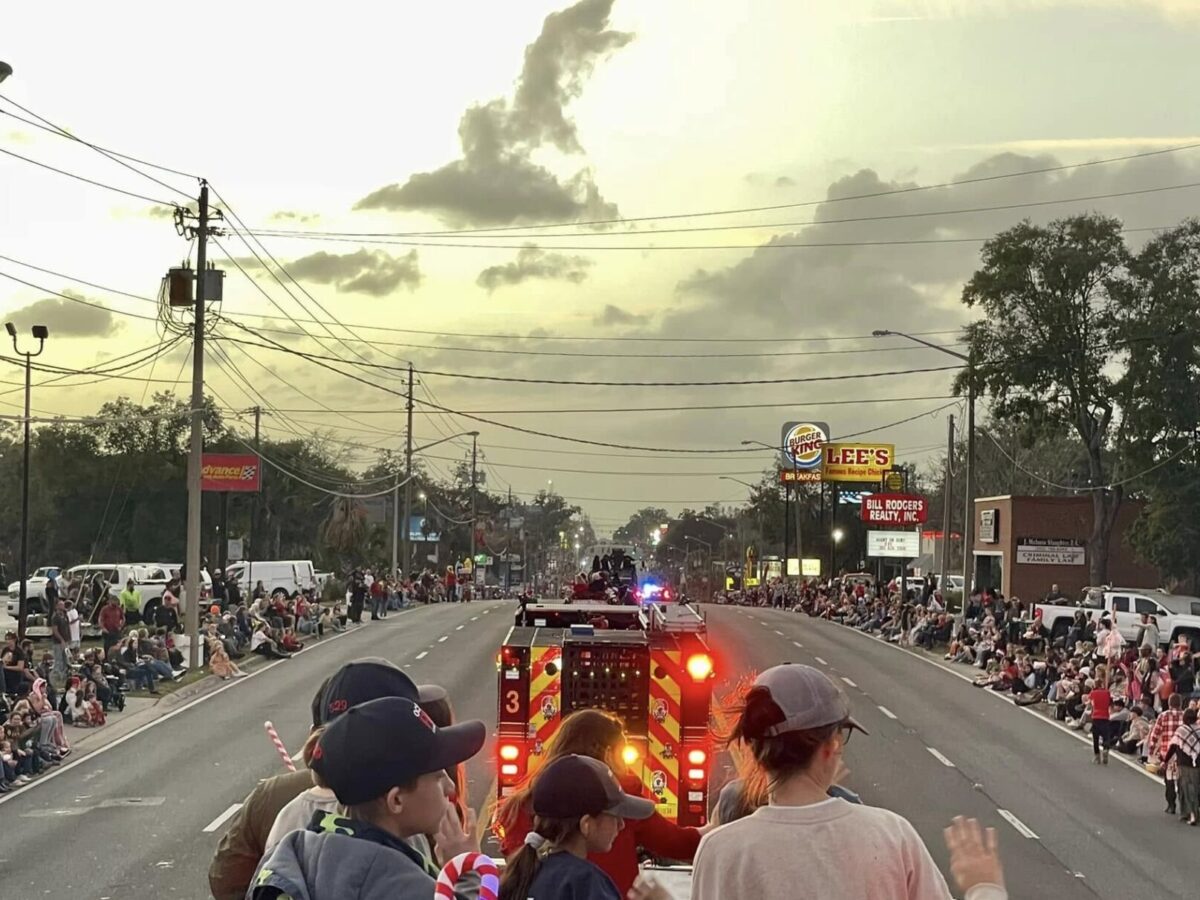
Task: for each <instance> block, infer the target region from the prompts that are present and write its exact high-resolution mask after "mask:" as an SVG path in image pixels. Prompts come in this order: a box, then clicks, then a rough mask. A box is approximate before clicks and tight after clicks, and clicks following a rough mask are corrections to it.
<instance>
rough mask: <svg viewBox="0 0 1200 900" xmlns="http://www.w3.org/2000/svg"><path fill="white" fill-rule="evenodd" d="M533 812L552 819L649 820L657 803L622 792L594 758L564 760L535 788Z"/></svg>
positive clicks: (545, 771) (548, 768)
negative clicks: (584, 817) (613, 818)
mask: <svg viewBox="0 0 1200 900" xmlns="http://www.w3.org/2000/svg"><path fill="white" fill-rule="evenodd" d="M533 812H534V814H535V815H539V816H546V817H547V818H552V819H573V818H575V817H576V816H598V815H600V813H608V814H609V815H610V816H619V817H621V818H622V819H648V818H650V817H651V816H652V815H654V803H653V802H652V801H650V800H647V799H645V798H644V797H635V796H633V795H632V794H627V793H625V792H624V791H623V790H621V784H620V782H618V781H617V776H615V775H614V774H613V773H612V769H610V768H609V767H608V766H606V765H605V764H604V763H602V762H600V761H599V760H597V759H592V758H591V757H590V756H579V755H577V754H571V755H570V756H561V757H559V758H558V759H556V760H554V762H552V763H550V765H548V766H546V768H545V769H543V770H542V773H541V774H540V775H539V776H538V777H537V782H536V784H534V786H533Z"/></svg>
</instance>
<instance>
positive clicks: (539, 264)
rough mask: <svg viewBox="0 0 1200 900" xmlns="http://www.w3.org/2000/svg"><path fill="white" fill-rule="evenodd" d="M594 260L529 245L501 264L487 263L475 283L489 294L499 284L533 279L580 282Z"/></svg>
mask: <svg viewBox="0 0 1200 900" xmlns="http://www.w3.org/2000/svg"><path fill="white" fill-rule="evenodd" d="M591 265H592V261H591V260H590V259H588V258H587V257H584V256H569V255H567V254H565V253H547V252H546V251H545V250H541V249H539V248H537V247H535V246H534V245H533V244H529V245H527V246H525V247H522V248H521V249H520V250H518V251H517V258H516V259H515V260H513V261H512V262H510V263H505V264H504V265H501V266H488V267H487V268H486V269H484V270H483V271H482V272H480V273H479V277H478V278H476V279H475V283H476V284H478V285H479V286H480V287H481V288H485V289H486V290H487V291H488V292H489V293H491V292H492V291H494V290H496V288H499V287H507V286H510V285H514V284H520V283H521V282H523V281H528V280H530V279H531V278H541V279H546V280H551V281H569V282H570V283H571V284H579V283H580V282H582V281H583V280H584V279H585V278H587V270H588V268H589V267H590V266H591Z"/></svg>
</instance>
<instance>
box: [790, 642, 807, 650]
mask: <svg viewBox="0 0 1200 900" xmlns="http://www.w3.org/2000/svg"><path fill="white" fill-rule="evenodd" d="M792 646H793V647H799V648H800V649H801V650H803V649H804V645H803V644H802V643H800V642H799V641H792Z"/></svg>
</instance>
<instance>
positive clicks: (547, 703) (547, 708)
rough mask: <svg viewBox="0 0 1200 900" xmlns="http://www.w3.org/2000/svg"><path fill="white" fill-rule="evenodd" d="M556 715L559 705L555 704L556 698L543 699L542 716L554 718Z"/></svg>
mask: <svg viewBox="0 0 1200 900" xmlns="http://www.w3.org/2000/svg"><path fill="white" fill-rule="evenodd" d="M556 715H558V707H556V706H555V705H554V698H553V697H546V698H544V699H543V700H542V717H543V718H546V719H553V718H554V717H555V716H556Z"/></svg>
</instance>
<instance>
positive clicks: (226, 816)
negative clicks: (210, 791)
mask: <svg viewBox="0 0 1200 900" xmlns="http://www.w3.org/2000/svg"><path fill="white" fill-rule="evenodd" d="M241 808H242V804H240V803H235V804H233V805H232V806H231V807H229V809H227V810H225V812H223V813H221V814H220V815H219V816H217V817H216V818H215V819H213V820H212V821H211V822H209V823H208V824H207V825H205V826H204V833H205V834H212V833H213V832H214V831H216V830H217V829H218V828H220V827H221V826H222V825H224V824H225V823H226V822H228V821H229V820H230V819H232V818H233V816H234V814H235V813H236V812H237V811H238V810H239V809H241Z"/></svg>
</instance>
